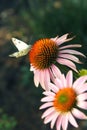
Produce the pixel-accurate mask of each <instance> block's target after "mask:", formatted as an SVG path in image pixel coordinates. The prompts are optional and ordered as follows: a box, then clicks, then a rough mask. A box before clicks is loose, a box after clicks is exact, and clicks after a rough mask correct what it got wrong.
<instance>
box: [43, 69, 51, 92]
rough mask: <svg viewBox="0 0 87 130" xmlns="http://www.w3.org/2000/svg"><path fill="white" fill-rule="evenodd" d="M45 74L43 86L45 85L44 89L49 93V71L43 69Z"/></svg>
mask: <svg viewBox="0 0 87 130" xmlns="http://www.w3.org/2000/svg"><path fill="white" fill-rule="evenodd" d="M44 71H45V72H44V73H45V76H44V85H45V88H46V90H47V91H49V90H50V89H49V85H48V84H49V82H50V74H49V70H48V69H45V70H44Z"/></svg>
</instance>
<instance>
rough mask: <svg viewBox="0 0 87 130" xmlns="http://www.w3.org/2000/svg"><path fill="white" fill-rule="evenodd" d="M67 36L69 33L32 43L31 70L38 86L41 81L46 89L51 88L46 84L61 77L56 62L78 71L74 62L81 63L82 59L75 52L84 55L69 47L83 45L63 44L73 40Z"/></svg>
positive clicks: (30, 54)
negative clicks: (54, 78)
mask: <svg viewBox="0 0 87 130" xmlns="http://www.w3.org/2000/svg"><path fill="white" fill-rule="evenodd" d="M67 36H68V34H65V35H63V36H61V37H59V38H58V36H57V37H55V38H51V39H47V38H46V39H41V40H38V41H36V42H35V43H34V44H33V45H32V47H31V49H30V51H29V61H30V65H31V69H30V70H31V71H33V72H34V83H35V85H36V86H37V87H38V85H39V83H40V84H41V86H42V87H43V88H44V89H46V90H49V89H50V88H49V87H48V88H47V87H45V86H48V85H46V84H47V83H48V82H49V81H50V79H51V80H52V78H53V77H60V75H61V72H60V70H59V69H58V67H56V66H55V62H57V63H59V64H62V65H66V66H68V67H70V68H71V69H73V70H74V71H76V72H77V69H76V66H75V64H74V63H73V62H76V63H80V61H79V59H78V58H77V57H76V56H74V54H75V55H80V56H84V55H83V54H82V53H80V52H78V51H75V50H73V49H69V48H74V47H81V45H79V44H74V45H65V46H62V44H63V43H65V42H68V41H70V40H72V38H67Z"/></svg>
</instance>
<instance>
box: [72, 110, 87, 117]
mask: <svg viewBox="0 0 87 130" xmlns="http://www.w3.org/2000/svg"><path fill="white" fill-rule="evenodd" d="M72 114H73V115H74V116H75V117H76V118H78V119H87V116H86V115H85V114H84V113H83V112H81V111H80V110H78V109H76V108H73V110H72Z"/></svg>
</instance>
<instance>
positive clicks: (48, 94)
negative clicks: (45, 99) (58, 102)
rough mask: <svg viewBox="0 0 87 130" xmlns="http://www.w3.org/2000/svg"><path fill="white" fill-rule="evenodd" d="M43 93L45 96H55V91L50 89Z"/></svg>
mask: <svg viewBox="0 0 87 130" xmlns="http://www.w3.org/2000/svg"><path fill="white" fill-rule="evenodd" d="M43 94H44V95H46V96H53V97H54V96H55V93H53V92H51V91H44V92H43Z"/></svg>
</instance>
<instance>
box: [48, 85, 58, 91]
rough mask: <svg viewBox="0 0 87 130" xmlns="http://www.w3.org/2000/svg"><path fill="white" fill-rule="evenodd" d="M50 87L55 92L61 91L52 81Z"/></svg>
mask: <svg viewBox="0 0 87 130" xmlns="http://www.w3.org/2000/svg"><path fill="white" fill-rule="evenodd" d="M49 87H50V89H51V90H52V91H53V92H54V93H57V92H58V91H59V88H58V87H56V86H55V85H54V84H52V83H50V84H49Z"/></svg>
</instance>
